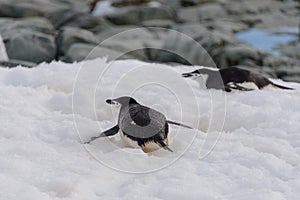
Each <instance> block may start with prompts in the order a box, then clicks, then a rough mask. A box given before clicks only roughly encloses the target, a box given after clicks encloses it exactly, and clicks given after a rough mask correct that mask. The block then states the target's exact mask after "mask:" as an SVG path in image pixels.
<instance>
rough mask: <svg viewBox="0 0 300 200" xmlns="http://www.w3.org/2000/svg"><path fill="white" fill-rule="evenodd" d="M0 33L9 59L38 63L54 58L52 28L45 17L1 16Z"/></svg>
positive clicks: (54, 48) (54, 49) (54, 47)
mask: <svg viewBox="0 0 300 200" xmlns="http://www.w3.org/2000/svg"><path fill="white" fill-rule="evenodd" d="M0 33H1V35H2V38H3V41H4V44H5V46H6V51H7V54H8V57H9V58H10V59H17V60H24V61H29V62H34V63H40V62H43V61H46V62H49V61H51V60H53V59H54V58H55V54H56V45H55V42H54V29H53V26H52V25H51V24H50V22H48V21H47V20H46V19H43V18H39V17H34V18H25V19H21V20H15V19H11V18H4V19H3V18H2V19H1V20H0Z"/></svg>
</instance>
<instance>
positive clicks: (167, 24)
mask: <svg viewBox="0 0 300 200" xmlns="http://www.w3.org/2000/svg"><path fill="white" fill-rule="evenodd" d="M173 25H174V22H173V21H171V20H161V19H153V20H147V21H143V22H142V26H145V27H162V28H171V27H172V26H173Z"/></svg>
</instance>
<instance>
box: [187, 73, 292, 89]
mask: <svg viewBox="0 0 300 200" xmlns="http://www.w3.org/2000/svg"><path fill="white" fill-rule="evenodd" d="M182 76H183V77H185V78H188V77H190V78H201V77H202V78H203V79H205V80H204V81H205V85H206V88H207V89H222V90H225V91H226V92H231V91H232V90H241V91H250V90H253V88H250V87H249V86H248V85H250V84H252V85H255V86H256V87H257V88H258V89H262V88H264V87H266V86H269V85H271V86H275V87H277V88H280V89H286V90H293V88H289V87H285V86H282V85H278V84H275V83H273V82H272V81H270V80H269V79H268V78H266V77H264V76H262V75H260V74H258V73H255V72H252V71H249V70H246V69H241V68H237V67H229V68H224V69H220V70H210V69H207V68H201V69H197V70H195V71H193V72H189V73H183V74H182ZM249 83H250V84H249Z"/></svg>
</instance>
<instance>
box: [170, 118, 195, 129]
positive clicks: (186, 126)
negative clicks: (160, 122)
mask: <svg viewBox="0 0 300 200" xmlns="http://www.w3.org/2000/svg"><path fill="white" fill-rule="evenodd" d="M167 122H168V123H169V124H173V125H176V126H182V127H184V128H188V129H194V128H193V127H190V126H188V125H185V124H181V123H179V122H173V121H170V120H167Z"/></svg>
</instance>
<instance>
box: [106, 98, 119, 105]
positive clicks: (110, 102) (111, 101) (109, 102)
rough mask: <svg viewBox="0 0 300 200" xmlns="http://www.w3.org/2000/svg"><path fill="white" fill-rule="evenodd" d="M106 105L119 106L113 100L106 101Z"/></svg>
mask: <svg viewBox="0 0 300 200" xmlns="http://www.w3.org/2000/svg"><path fill="white" fill-rule="evenodd" d="M106 103H108V104H110V105H113V106H119V105H121V104H120V103H119V102H117V101H115V100H113V99H106Z"/></svg>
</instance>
